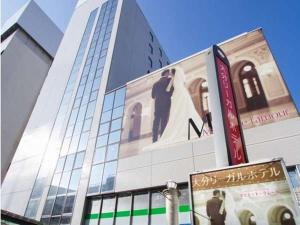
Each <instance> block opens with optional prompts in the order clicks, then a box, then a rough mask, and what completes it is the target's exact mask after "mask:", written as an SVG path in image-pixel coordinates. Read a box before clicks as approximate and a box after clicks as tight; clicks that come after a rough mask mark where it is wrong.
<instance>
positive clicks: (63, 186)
mask: <svg viewBox="0 0 300 225" xmlns="http://www.w3.org/2000/svg"><path fill="white" fill-rule="evenodd" d="M70 176H71V171H68V172H64V173H63V174H62V177H61V181H60V184H59V188H58V192H57V194H58V195H60V194H65V193H66V192H67V189H68V184H69V180H70Z"/></svg>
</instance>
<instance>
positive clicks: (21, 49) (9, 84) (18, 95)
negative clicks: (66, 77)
mask: <svg viewBox="0 0 300 225" xmlns="http://www.w3.org/2000/svg"><path fill="white" fill-rule="evenodd" d="M8 39H9V40H10V41H9V44H8V45H7V46H6V48H5V50H3V53H2V60H1V67H2V68H1V74H2V75H1V79H2V82H1V95H2V102H1V114H2V116H1V120H2V127H1V133H2V135H1V139H2V141H1V149H2V150H1V174H2V175H1V182H2V180H3V178H4V176H5V174H6V172H7V170H8V167H9V165H10V162H11V161H12V158H13V156H14V153H15V151H16V149H17V147H18V144H19V141H20V138H21V136H22V134H23V131H24V129H25V126H26V124H27V122H28V119H29V117H30V115H31V112H32V109H33V107H34V105H35V102H36V99H37V97H38V95H39V92H40V89H41V87H42V85H43V83H44V80H45V78H46V76H47V73H48V70H49V68H50V65H51V63H52V59H51V58H50V57H49V55H48V54H46V53H45V52H44V51H43V50H42V49H41V48H40V47H39V46H38V45H37V44H36V43H35V42H34V41H33V40H32V39H31V38H30V37H29V36H28V35H27V34H26V33H24V32H23V31H21V30H17V31H15V32H14V33H13V34H12V35H11V37H9V38H8Z"/></svg>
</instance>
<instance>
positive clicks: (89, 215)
mask: <svg viewBox="0 0 300 225" xmlns="http://www.w3.org/2000/svg"><path fill="white" fill-rule="evenodd" d="M85 218H86V219H98V218H100V214H99V213H92V214H87V215H86V217H85Z"/></svg>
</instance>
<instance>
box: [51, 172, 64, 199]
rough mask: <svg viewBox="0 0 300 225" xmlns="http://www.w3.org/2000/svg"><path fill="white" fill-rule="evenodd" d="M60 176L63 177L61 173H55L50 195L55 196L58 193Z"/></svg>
mask: <svg viewBox="0 0 300 225" xmlns="http://www.w3.org/2000/svg"><path fill="white" fill-rule="evenodd" d="M60 177H61V173H58V174H55V175H54V176H53V179H52V183H51V186H50V190H49V193H48V196H55V195H56V192H57V190H58V185H59V181H60Z"/></svg>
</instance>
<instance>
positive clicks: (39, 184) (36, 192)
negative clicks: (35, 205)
mask: <svg viewBox="0 0 300 225" xmlns="http://www.w3.org/2000/svg"><path fill="white" fill-rule="evenodd" d="M44 180H45V178H39V179H37V180H36V183H35V185H34V188H33V190H32V193H31V198H39V197H41V196H42V193H43V188H44Z"/></svg>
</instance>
